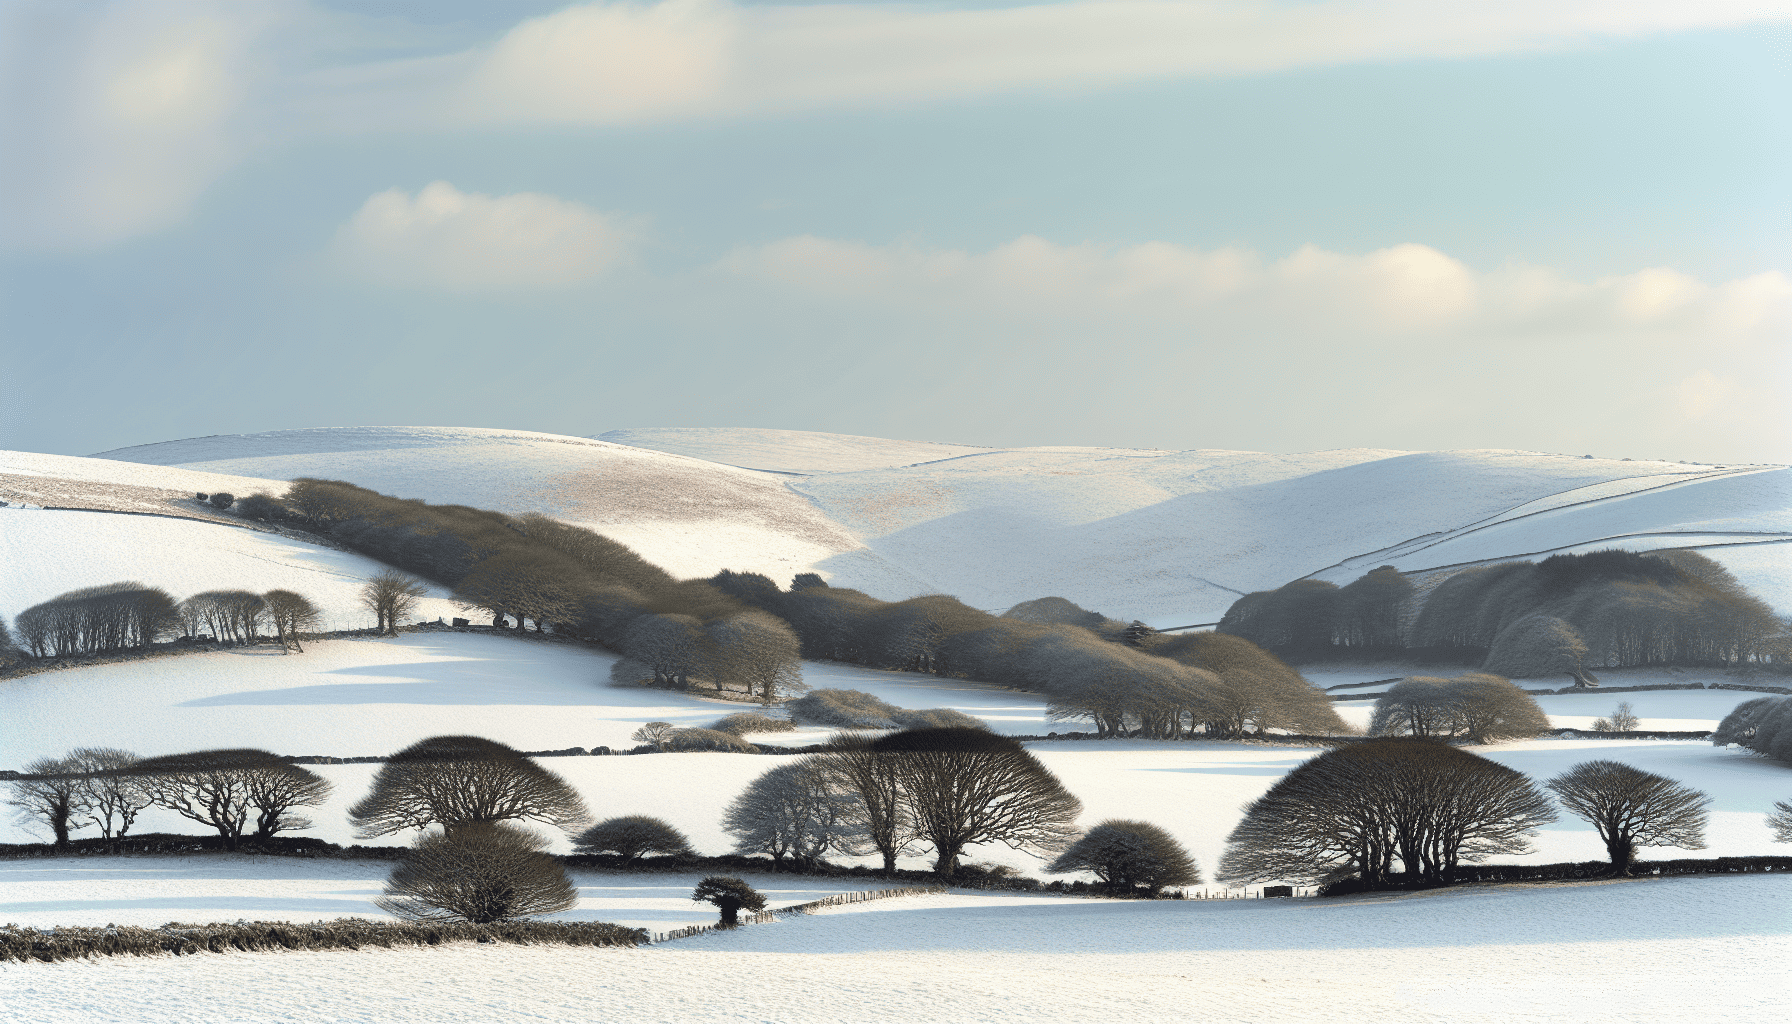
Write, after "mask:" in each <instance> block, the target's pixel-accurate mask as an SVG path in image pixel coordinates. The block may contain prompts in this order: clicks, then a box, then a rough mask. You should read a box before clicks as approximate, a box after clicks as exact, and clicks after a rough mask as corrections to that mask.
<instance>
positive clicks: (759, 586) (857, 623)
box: [709, 570, 1350, 739]
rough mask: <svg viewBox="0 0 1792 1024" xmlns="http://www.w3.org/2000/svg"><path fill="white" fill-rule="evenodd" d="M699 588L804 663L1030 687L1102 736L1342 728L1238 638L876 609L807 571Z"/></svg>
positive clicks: (1048, 614)
mask: <svg viewBox="0 0 1792 1024" xmlns="http://www.w3.org/2000/svg"><path fill="white" fill-rule="evenodd" d="M709 582H710V583H711V584H713V585H714V587H715V589H717V590H718V591H721V592H722V593H724V594H727V595H729V596H730V597H733V598H735V599H737V600H739V601H741V602H742V603H745V604H748V605H751V606H753V607H755V608H761V609H764V610H765V611H767V612H770V613H771V614H773V615H776V616H778V617H779V618H781V619H783V620H784V621H786V622H788V623H789V624H790V626H791V628H792V629H794V630H795V631H796V635H797V636H798V637H799V638H800V639H801V641H802V653H803V656H804V657H806V658H821V659H827V660H831V661H844V662H850V663H852V664H857V665H865V666H867V667H870V668H880V669H900V670H905V671H911V672H932V673H934V674H937V675H943V676H955V677H959V678H964V679H975V680H979V681H982V682H987V683H995V684H998V685H1001V686H1009V687H1014V688H1017V689H1023V690H1033V691H1037V692H1042V693H1044V694H1045V695H1046V696H1047V697H1048V698H1049V700H1050V713H1051V715H1052V717H1053V718H1055V719H1057V720H1061V721H1068V720H1083V719H1087V720H1091V721H1093V722H1094V723H1095V725H1096V728H1097V731H1098V732H1099V733H1100V734H1101V735H1103V736H1112V735H1137V736H1147V737H1153V738H1161V739H1174V738H1176V737H1178V736H1185V735H1191V734H1195V733H1201V734H1206V735H1211V736H1216V737H1218V736H1238V735H1242V734H1244V733H1246V732H1253V731H1254V732H1261V731H1264V730H1266V729H1286V730H1290V731H1293V732H1300V733H1307V734H1336V733H1343V732H1348V731H1350V730H1349V728H1348V727H1347V726H1346V725H1345V724H1344V722H1343V721H1342V720H1341V719H1339V718H1338V716H1337V714H1336V712H1335V711H1333V709H1332V706H1331V701H1330V700H1328V699H1327V698H1326V696H1325V694H1324V693H1323V692H1321V691H1319V690H1318V689H1316V688H1315V687H1313V686H1312V684H1310V683H1308V682H1307V681H1306V680H1305V679H1304V678H1302V677H1301V675H1300V673H1298V672H1296V671H1294V670H1293V669H1291V668H1289V667H1288V666H1287V665H1286V664H1284V663H1283V662H1281V661H1280V660H1279V659H1277V658H1276V657H1274V656H1273V655H1271V654H1269V653H1267V652H1265V651H1263V650H1262V649H1260V648H1259V647H1257V646H1256V645H1255V644H1253V643H1251V642H1249V641H1247V640H1244V639H1242V638H1239V637H1234V636H1224V635H1220V634H1215V633H1196V634H1191V635H1186V636H1175V637H1172V636H1167V635H1163V634H1158V633H1155V632H1154V631H1152V630H1150V629H1148V628H1145V627H1137V626H1135V627H1124V626H1120V624H1118V623H1115V622H1113V621H1112V620H1107V619H1104V618H1102V616H1100V615H1098V614H1095V613H1092V612H1088V611H1084V610H1083V609H1081V608H1078V607H1077V606H1076V605H1074V604H1071V603H1070V602H1069V601H1065V600H1063V599H1062V598H1046V599H1041V600H1040V601H1033V602H1027V603H1026V604H1022V605H1017V606H1015V608H1013V609H1010V610H1009V612H1008V613H1007V614H1005V615H1002V616H995V615H991V614H989V613H988V612H984V611H980V610H978V609H976V608H971V607H968V606H967V605H965V604H964V603H963V602H961V601H959V600H958V599H957V598H953V597H946V596H943V595H929V596H925V597H915V598H910V599H908V600H906V601H880V600H878V599H877V598H874V597H871V596H869V595H867V594H864V593H861V592H859V591H857V590H851V589H847V588H844V587H830V586H829V585H828V584H827V583H826V582H824V581H823V580H822V579H821V577H819V576H817V575H816V574H814V573H804V574H803V575H800V576H798V577H796V579H795V580H794V581H793V583H792V585H791V588H790V589H789V590H788V591H786V590H782V589H780V588H779V587H778V585H777V584H776V583H773V582H772V581H771V580H770V579H768V578H766V577H765V576H762V575H759V574H757V573H739V572H731V571H726V570H725V571H723V572H721V573H718V574H717V575H715V576H714V577H711V579H710V581H709ZM1098 630H1099V631H1100V632H1098Z"/></svg>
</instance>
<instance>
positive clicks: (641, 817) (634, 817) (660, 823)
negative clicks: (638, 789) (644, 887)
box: [573, 814, 691, 867]
mask: <svg viewBox="0 0 1792 1024" xmlns="http://www.w3.org/2000/svg"><path fill="white" fill-rule="evenodd" d="M573 852H574V853H590V854H603V853H613V854H616V855H617V856H619V857H622V858H623V859H624V861H625V862H626V866H629V867H632V866H634V865H635V864H636V863H637V862H639V861H640V860H641V858H642V857H645V856H646V855H648V854H650V853H655V854H660V855H662V856H668V857H686V856H690V855H691V844H690V841H689V840H687V839H686V838H685V837H684V833H682V832H680V831H678V830H677V829H676V828H673V827H672V826H671V825H670V824H668V823H667V822H665V821H664V820H662V819H660V818H650V817H648V816H647V815H645V814H628V815H624V816H622V817H619V818H610V819H608V820H606V821H600V822H598V823H597V824H595V825H593V826H591V827H590V828H588V829H586V830H585V831H583V832H581V833H579V836H578V838H577V839H574V840H573Z"/></svg>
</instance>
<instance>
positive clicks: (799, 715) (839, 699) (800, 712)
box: [784, 690, 902, 729]
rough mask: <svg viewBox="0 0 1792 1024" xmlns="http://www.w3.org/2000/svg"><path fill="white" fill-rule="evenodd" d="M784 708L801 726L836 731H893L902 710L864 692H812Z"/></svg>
mask: <svg viewBox="0 0 1792 1024" xmlns="http://www.w3.org/2000/svg"><path fill="white" fill-rule="evenodd" d="M784 708H785V710H787V711H789V712H790V717H791V718H792V719H794V720H796V721H798V722H807V723H810V724H811V725H827V726H833V727H834V728H837V729H894V728H896V720H895V718H894V716H895V715H896V714H897V713H898V712H900V711H901V710H902V709H901V708H899V707H896V706H895V705H894V704H887V703H885V702H884V701H882V700H879V699H878V698H876V697H874V696H872V695H871V694H869V693H865V692H864V691H862V690H810V691H809V692H808V693H806V694H804V695H803V696H801V697H798V698H797V699H796V700H793V701H790V702H789V703H787V704H785V705H784Z"/></svg>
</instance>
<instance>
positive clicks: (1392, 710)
mask: <svg viewBox="0 0 1792 1024" xmlns="http://www.w3.org/2000/svg"><path fill="white" fill-rule="evenodd" d="M1547 731H1549V717H1548V716H1547V715H1545V714H1544V713H1543V709H1542V708H1540V707H1538V706H1537V702H1536V700H1534V699H1533V698H1532V697H1531V695H1530V694H1528V693H1525V692H1524V691H1523V690H1521V689H1519V688H1518V687H1517V686H1514V685H1513V684H1512V683H1511V682H1510V681H1509V680H1506V679H1502V678H1500V677H1499V676H1495V675H1489V674H1487V673H1483V672H1470V673H1467V674H1464V675H1460V676H1457V677H1456V678H1454V679H1440V678H1437V677H1434V676H1409V677H1407V678H1405V679H1402V680H1401V681H1400V682H1398V683H1395V684H1394V685H1393V686H1391V687H1389V688H1388V690H1387V692H1386V693H1384V694H1382V695H1381V696H1380V697H1378V698H1377V699H1376V701H1375V713H1374V715H1373V717H1372V718H1371V719H1370V722H1369V735H1371V736H1416V737H1420V738H1426V737H1432V738H1446V739H1448V738H1462V739H1465V740H1467V741H1468V742H1470V743H1488V742H1491V741H1494V740H1502V739H1522V738H1526V737H1530V736H1539V735H1542V734H1543V733H1545V732H1547Z"/></svg>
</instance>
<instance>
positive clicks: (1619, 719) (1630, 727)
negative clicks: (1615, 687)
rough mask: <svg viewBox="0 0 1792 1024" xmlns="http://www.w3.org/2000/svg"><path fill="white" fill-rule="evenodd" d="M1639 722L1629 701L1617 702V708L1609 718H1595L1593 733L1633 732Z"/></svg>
mask: <svg viewBox="0 0 1792 1024" xmlns="http://www.w3.org/2000/svg"><path fill="white" fill-rule="evenodd" d="M1638 724H1640V720H1639V719H1638V718H1637V717H1636V713H1635V712H1634V711H1633V710H1632V709H1631V707H1630V702H1629V701H1627V700H1626V701H1620V702H1618V707H1617V709H1616V710H1614V711H1613V712H1612V717H1610V718H1595V719H1594V720H1593V731H1594V732H1635V731H1636V727H1637V725H1638Z"/></svg>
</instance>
